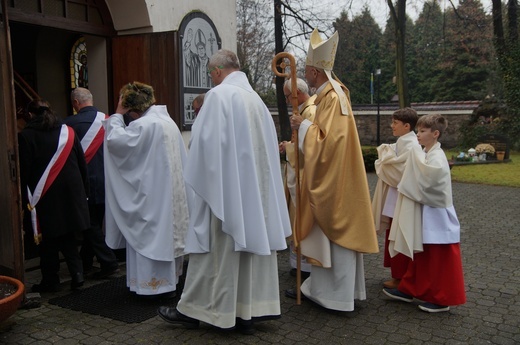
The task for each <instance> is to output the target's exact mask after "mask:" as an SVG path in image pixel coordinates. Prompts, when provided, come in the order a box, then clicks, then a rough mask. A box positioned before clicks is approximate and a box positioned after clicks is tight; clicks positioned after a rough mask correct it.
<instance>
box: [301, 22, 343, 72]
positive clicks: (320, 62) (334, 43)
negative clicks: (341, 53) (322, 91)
mask: <svg viewBox="0 0 520 345" xmlns="http://www.w3.org/2000/svg"><path fill="white" fill-rule="evenodd" d="M338 41H339V36H338V32H337V31H336V32H335V33H334V34H333V35H332V36H331V37H330V38H329V39H328V40H325V41H324V40H322V39H321V37H320V34H319V32H318V29H316V28H315V29H314V31H313V32H312V34H311V40H310V43H309V50H308V51H307V61H306V64H307V66H312V67H317V68H323V69H324V70H326V71H332V67H333V66H334V59H335V58H336V50H337V49H338Z"/></svg>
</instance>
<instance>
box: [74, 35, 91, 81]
mask: <svg viewBox="0 0 520 345" xmlns="http://www.w3.org/2000/svg"><path fill="white" fill-rule="evenodd" d="M87 61H88V59H87V44H86V42H85V37H83V36H81V37H80V38H78V39H77V40H76V42H74V44H73V45H72V49H71V53H70V87H71V89H75V88H77V87H84V88H87V89H88V64H87Z"/></svg>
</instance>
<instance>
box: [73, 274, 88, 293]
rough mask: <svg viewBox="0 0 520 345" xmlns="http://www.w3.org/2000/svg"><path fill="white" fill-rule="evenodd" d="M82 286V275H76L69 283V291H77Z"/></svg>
mask: <svg viewBox="0 0 520 345" xmlns="http://www.w3.org/2000/svg"><path fill="white" fill-rule="evenodd" d="M83 284H85V279H83V273H79V272H78V273H76V274H75V275H74V276H73V277H72V280H71V281H70V289H71V290H77V289H78V288H80V287H82V286H83Z"/></svg>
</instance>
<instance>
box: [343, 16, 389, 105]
mask: <svg viewBox="0 0 520 345" xmlns="http://www.w3.org/2000/svg"><path fill="white" fill-rule="evenodd" d="M334 28H335V29H336V30H337V31H338V34H339V39H340V42H339V47H340V49H338V51H337V53H336V60H335V62H334V73H336V75H337V76H338V78H339V79H340V80H341V81H342V82H343V83H345V85H346V86H347V87H348V89H349V90H350V96H351V100H352V103H354V104H359V103H365V104H367V103H370V101H371V94H370V74H371V73H373V72H374V70H375V69H376V68H378V65H379V42H380V39H381V35H382V33H381V29H380V28H379V26H378V25H377V23H376V21H375V19H374V17H373V16H372V14H371V13H370V11H369V9H368V8H367V7H365V8H364V9H363V11H362V12H361V14H360V15H358V16H356V17H354V18H353V19H352V21H350V20H349V18H348V15H347V13H346V12H344V11H343V12H342V13H341V14H340V16H339V18H338V19H336V21H335V22H334Z"/></svg>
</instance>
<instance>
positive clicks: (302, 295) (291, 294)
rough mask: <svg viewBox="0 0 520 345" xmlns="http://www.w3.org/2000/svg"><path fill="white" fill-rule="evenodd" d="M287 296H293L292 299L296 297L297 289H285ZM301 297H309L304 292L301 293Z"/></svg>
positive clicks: (303, 298) (302, 298)
mask: <svg viewBox="0 0 520 345" xmlns="http://www.w3.org/2000/svg"><path fill="white" fill-rule="evenodd" d="M285 297H289V298H292V299H296V297H297V296H296V290H295V289H287V290H285ZM300 297H301V300H302V301H303V300H305V299H307V297H305V295H304V294H302V293H300Z"/></svg>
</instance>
